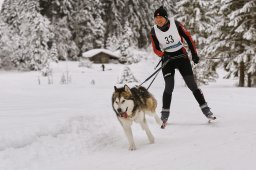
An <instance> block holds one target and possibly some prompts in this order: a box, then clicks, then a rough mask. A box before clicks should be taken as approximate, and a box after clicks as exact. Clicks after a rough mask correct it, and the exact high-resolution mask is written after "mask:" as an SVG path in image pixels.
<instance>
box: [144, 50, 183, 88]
mask: <svg viewBox="0 0 256 170" xmlns="http://www.w3.org/2000/svg"><path fill="white" fill-rule="evenodd" d="M186 56H187V55H185V54H181V55H177V56H175V57H172V58H170V59H168V60H166V61H165V62H164V63H163V65H162V66H161V67H159V68H158V69H157V70H156V71H155V72H154V73H153V74H151V75H150V76H149V77H148V78H147V79H146V80H145V81H144V82H142V83H141V84H140V85H139V86H141V85H142V84H144V83H145V82H147V81H148V80H150V79H151V78H152V77H153V76H154V75H155V74H157V73H158V72H159V71H160V70H161V69H162V68H164V67H165V66H166V64H167V63H168V62H169V61H171V60H174V59H177V58H181V57H186ZM151 84H152V83H151Z"/></svg>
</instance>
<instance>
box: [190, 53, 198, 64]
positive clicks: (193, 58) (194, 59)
mask: <svg viewBox="0 0 256 170" xmlns="http://www.w3.org/2000/svg"><path fill="white" fill-rule="evenodd" d="M192 60H193V62H194V64H198V63H199V57H198V55H197V54H192Z"/></svg>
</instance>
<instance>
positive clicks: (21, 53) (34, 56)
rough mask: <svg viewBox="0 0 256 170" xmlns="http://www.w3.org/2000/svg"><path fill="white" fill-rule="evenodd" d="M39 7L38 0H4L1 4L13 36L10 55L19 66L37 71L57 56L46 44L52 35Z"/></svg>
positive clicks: (4, 18) (47, 21) (3, 14)
mask: <svg viewBox="0 0 256 170" xmlns="http://www.w3.org/2000/svg"><path fill="white" fill-rule="evenodd" d="M38 10H39V2H38V0H6V1H5V2H4V3H3V8H2V12H1V14H2V16H3V20H4V21H5V22H6V23H7V24H9V27H10V29H11V30H13V35H14V37H15V39H14V41H13V53H12V55H10V56H9V57H10V58H11V60H12V62H13V63H14V64H15V65H16V67H18V68H21V69H26V70H27V69H29V70H39V69H41V68H43V67H45V65H47V64H48V63H49V61H50V60H55V59H56V58H55V57H56V56H53V55H52V54H51V47H50V46H49V45H48V43H49V42H50V40H51V39H52V38H53V36H54V34H53V33H52V30H51V26H50V22H49V20H48V19H47V18H45V17H43V16H42V15H41V14H40V13H39V12H38ZM51 57H52V58H51Z"/></svg>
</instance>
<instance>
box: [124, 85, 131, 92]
mask: <svg viewBox="0 0 256 170" xmlns="http://www.w3.org/2000/svg"><path fill="white" fill-rule="evenodd" d="M124 90H125V91H126V92H129V93H132V92H131V89H130V88H129V87H128V86H127V85H124Z"/></svg>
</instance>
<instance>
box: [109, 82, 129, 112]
mask: <svg viewBox="0 0 256 170" xmlns="http://www.w3.org/2000/svg"><path fill="white" fill-rule="evenodd" d="M114 88H115V91H114V93H113V97H112V104H113V108H114V109H115V111H116V113H117V114H122V113H127V114H128V115H130V114H131V112H132V110H133V107H134V101H133V99H132V92H131V90H130V88H129V87H128V86H127V85H125V86H124V87H122V88H117V87H116V86H115V87H114Z"/></svg>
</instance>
